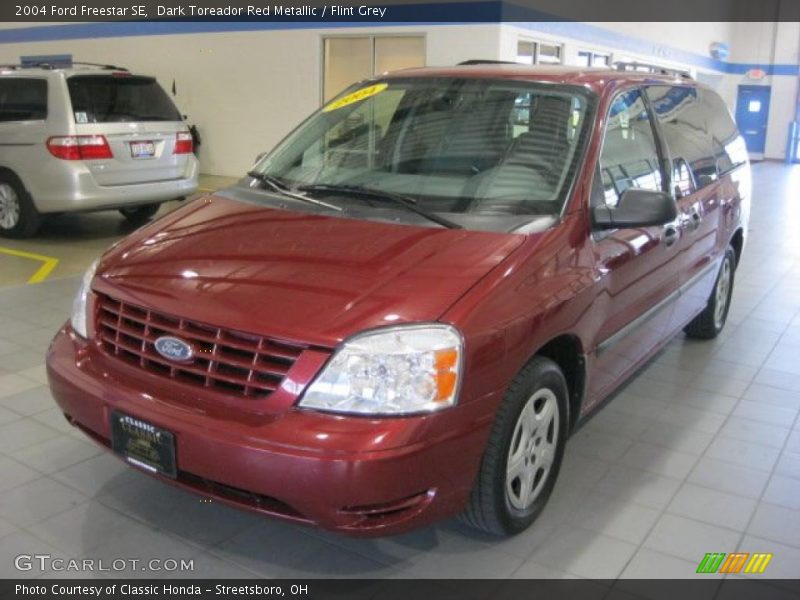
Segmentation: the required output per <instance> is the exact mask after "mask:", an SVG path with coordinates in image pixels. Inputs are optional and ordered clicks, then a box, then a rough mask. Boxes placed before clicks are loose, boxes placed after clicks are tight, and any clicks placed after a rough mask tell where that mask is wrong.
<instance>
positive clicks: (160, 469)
mask: <svg viewBox="0 0 800 600" xmlns="http://www.w3.org/2000/svg"><path fill="white" fill-rule="evenodd" d="M111 447H112V449H113V450H114V452H116V453H117V454H119V455H120V456H122V457H123V458H124V459H125V460H126V461H127V462H129V463H130V464H132V465H134V466H136V467H139V468H140V469H144V470H145V471H149V472H150V473H158V474H161V475H166V476H167V477H173V478H174V477H175V476H176V475H177V469H176V465H175V436H174V435H173V434H172V433H170V432H169V431H167V430H166V429H161V428H160V427H156V426H155V425H151V424H150V423H147V422H146V421H142V420H141V419H137V418H136V417H131V416H130V415H126V414H123V413H120V412H116V411H114V412H112V413H111Z"/></svg>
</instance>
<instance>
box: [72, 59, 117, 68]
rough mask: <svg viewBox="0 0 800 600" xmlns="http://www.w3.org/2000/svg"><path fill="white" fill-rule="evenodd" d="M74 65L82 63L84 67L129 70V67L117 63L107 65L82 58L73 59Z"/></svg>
mask: <svg viewBox="0 0 800 600" xmlns="http://www.w3.org/2000/svg"><path fill="white" fill-rule="evenodd" d="M72 64H73V65H80V66H82V67H97V68H98V69H108V70H110V71H128V68H127V67H118V66H117V65H105V64H103V63H94V62H84V61H80V60H74V61H72Z"/></svg>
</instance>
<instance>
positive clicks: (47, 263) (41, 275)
mask: <svg viewBox="0 0 800 600" xmlns="http://www.w3.org/2000/svg"><path fill="white" fill-rule="evenodd" d="M0 254H8V255H9V256H17V257H19V258H29V259H31V260H38V261H40V262H42V263H44V264H42V266H41V267H39V268H38V269H37V270H36V272H35V273H34V274H33V275H31V277H30V279H28V283H40V282H42V281H44V280H45V279H47V276H48V275H50V273H51V272H52V270H53V269H55V268H56V265H57V264H58V259H57V258H53V257H52V256H44V255H42V254H35V253H33V252H23V251H22V250H14V249H13V248H3V247H0Z"/></svg>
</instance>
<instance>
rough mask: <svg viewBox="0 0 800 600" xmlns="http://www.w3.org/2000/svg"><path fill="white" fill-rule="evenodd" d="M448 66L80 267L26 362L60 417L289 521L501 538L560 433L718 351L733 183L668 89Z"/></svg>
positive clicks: (331, 110) (732, 154)
mask: <svg viewBox="0 0 800 600" xmlns="http://www.w3.org/2000/svg"><path fill="white" fill-rule="evenodd" d="M470 62H472V63H473V64H469V65H462V66H457V67H451V68H426V69H419V70H407V71H401V72H397V73H394V74H391V75H386V76H381V77H380V78H377V79H373V80H369V81H366V82H363V83H361V84H358V85H356V86H353V87H352V88H350V89H348V90H346V91H345V92H344V93H342V94H341V95H340V96H339V97H337V98H336V99H334V100H333V101H332V102H330V103H328V104H327V105H325V106H324V107H323V108H322V109H321V110H319V111H318V112H316V113H315V114H314V115H312V116H311V117H310V118H309V119H308V120H307V121H305V122H304V123H303V124H302V125H300V126H299V127H298V128H297V129H296V130H295V131H294V132H292V133H291V134H290V135H289V136H288V137H287V138H286V139H285V140H283V141H282V142H281V143H280V144H279V145H278V146H277V147H276V148H275V149H274V150H273V151H272V152H270V153H269V154H267V155H265V156H264V157H263V158H261V159H259V160H258V161H257V163H256V164H255V165H254V166H253V167H252V170H251V171H250V172H249V173H248V176H247V177H246V178H244V179H242V180H241V181H240V182H239V183H238V184H237V185H236V186H234V187H231V188H229V189H225V190H222V191H219V192H217V193H214V194H208V195H206V196H203V197H200V198H198V199H196V200H194V201H193V202H191V203H189V204H187V205H185V206H183V207H181V208H180V209H178V210H176V211H174V212H172V213H170V214H169V215H167V216H165V217H163V218H161V219H159V220H158V221H156V222H154V223H152V224H150V225H148V226H146V227H144V228H142V229H140V230H139V231H137V232H136V233H134V234H133V235H131V236H129V237H128V238H126V239H124V240H123V241H121V242H120V243H118V244H116V245H115V246H113V247H112V248H110V249H109V250H108V251H107V252H106V253H105V254H104V255H103V256H102V258H101V259H100V260H99V262H98V263H97V264H96V265H93V266H92V268H90V269H89V271H88V272H87V273H86V276H85V277H84V279H83V284H82V286H81V288H80V291H79V293H78V296H77V298H76V299H75V304H74V308H73V314H72V318H71V320H70V322H69V323H67V324H66V325H65V326H64V328H63V329H62V330H61V331H60V332H59V333H58V335H57V336H56V338H55V340H54V341H53V343H52V345H51V347H50V351H49V355H48V374H49V379H50V386H51V388H52V391H53V395H54V396H55V398H56V401H57V402H58V404H59V406H60V407H61V409H62V410H63V412H64V414H65V415H66V417H67V419H68V420H69V421H70V422H71V423H73V424H74V425H75V426H77V427H79V428H80V429H81V430H83V431H84V432H85V433H86V434H87V435H88V436H89V437H91V438H93V439H94V440H96V441H97V442H99V443H100V444H102V445H103V446H105V447H107V448H109V449H110V450H112V451H114V452H115V453H117V454H118V455H119V456H120V457H121V458H123V459H124V460H126V461H127V462H128V463H130V464H131V465H134V466H135V467H137V468H139V469H142V470H144V471H146V472H149V473H151V474H153V475H154V476H156V477H158V478H160V479H163V480H165V481H168V482H171V483H174V484H177V485H179V486H181V487H184V488H187V489H190V490H193V491H195V492H197V493H199V494H202V495H205V496H209V497H213V498H215V499H217V500H220V501H224V502H227V503H230V504H233V505H235V506H239V507H243V508H248V509H252V510H255V511H258V512H260V513H263V514H267V515H272V516H276V517H280V518H283V519H287V520H291V521H295V522H299V523H308V524H313V525H318V526H321V527H325V528H329V529H333V530H336V531H339V532H344V533H350V534H354V535H385V534H390V533H396V532H399V531H404V530H407V529H410V528H414V527H419V526H421V525H425V524H428V523H431V522H433V521H435V520H437V519H442V518H444V517H447V516H450V515H455V514H460V515H461V516H462V518H463V519H464V520H466V521H467V522H468V523H470V524H472V525H473V526H475V527H477V528H480V529H482V530H485V531H488V532H493V533H497V534H513V533H517V532H519V531H522V530H524V529H525V528H526V527H528V526H529V525H530V524H531V523H532V522H533V521H534V520H535V519H536V517H537V516H538V515H539V513H540V512H541V511H542V509H543V507H544V505H545V503H546V502H547V499H548V496H549V495H550V492H551V491H552V489H553V486H554V484H555V481H556V477H557V475H558V471H559V466H560V463H561V458H562V455H563V452H564V445H565V442H566V440H567V438H568V437H569V435H570V433H571V432H572V431H574V430H575V428H576V427H577V426H578V425H579V424H580V423H581V422H582V421H583V420H584V419H585V418H586V417H587V416H588V415H590V414H591V413H592V412H593V411H595V410H596V409H597V408H599V406H600V405H601V403H602V401H603V400H604V399H605V398H607V397H609V396H610V394H611V393H612V392H613V391H614V390H615V389H616V388H617V387H618V386H620V385H621V384H622V383H623V382H624V381H625V379H626V378H628V377H630V376H631V375H632V374H633V373H635V371H636V370H637V368H639V367H641V366H642V365H643V364H645V363H646V361H647V360H648V359H649V358H650V357H652V356H653V355H654V353H656V352H657V351H658V350H659V349H660V348H661V347H662V346H663V345H664V344H665V343H666V342H667V341H668V340H669V339H670V337H672V336H674V335H675V334H677V333H679V332H680V331H684V332H685V333H686V335H688V336H691V337H695V338H703V339H708V338H713V337H715V336H716V335H717V334H718V333H719V332H720V331H721V329H722V328H723V326H724V324H725V319H726V316H727V311H728V304H729V301H730V297H731V290H732V286H733V278H734V272H735V269H736V265H737V262H738V260H739V257H740V255H741V252H742V247H743V245H744V241H745V235H746V230H747V228H746V223H747V217H748V211H749V197H750V170H749V165H748V161H747V154H746V151H745V147H744V144H743V142H742V138H741V137H740V136H739V134H738V132H737V130H736V126H735V125H734V123H733V121H732V119H731V117H730V113H729V111H728V109H727V108H726V107H725V105H724V103H723V101H722V100H721V99H720V98H719V96H717V94H716V93H714V92H713V91H712V90H710V89H708V88H706V87H704V86H702V85H699V84H697V83H695V82H694V81H692V80H691V79H690V78H688V77H686V76H684V75H681V74H679V73H666V72H661V73H656V72H647V73H646V72H635V71H633V70H631V69H626V68H625V67H624V66H623V67H620V68H619V70H591V69H589V70H587V69H570V68H565V67H558V68H532V67H524V66H519V65H500V64H488V63H486V64H483V63H480V61H470ZM475 63H477V64H475Z"/></svg>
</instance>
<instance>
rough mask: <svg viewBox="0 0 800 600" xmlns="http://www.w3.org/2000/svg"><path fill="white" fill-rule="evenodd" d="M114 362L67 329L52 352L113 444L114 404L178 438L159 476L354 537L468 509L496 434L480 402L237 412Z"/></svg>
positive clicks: (69, 407) (95, 431) (78, 420)
mask: <svg viewBox="0 0 800 600" xmlns="http://www.w3.org/2000/svg"><path fill="white" fill-rule="evenodd" d="M113 362H114V360H113V359H111V358H110V357H106V356H105V355H104V354H103V353H102V351H101V350H99V349H98V348H97V347H96V346H95V344H94V343H92V342H86V341H85V340H82V339H81V338H79V337H78V336H76V335H75V334H74V333H73V332H72V331H71V330H70V329H69V327H65V328H64V329H62V330H61V331H60V332H59V333H58V335H57V336H56V338H55V339H54V340H53V343H52V344H51V347H50V351H49V353H48V360H47V366H48V378H49V381H50V387H51V390H52V393H53V396H54V397H55V399H56V402H57V403H58V405H59V406H60V408H61V410H62V411H63V412H64V414H65V416H66V417H67V418H68V419H69V420H70V422H72V423H73V424H74V425H76V426H78V427H79V428H81V429H82V430H83V431H84V432H85V433H86V434H87V435H89V436H90V437H91V438H93V439H94V440H95V441H97V442H99V443H100V444H102V445H103V446H105V447H106V448H110V435H111V433H110V429H111V427H110V413H111V411H112V410H117V411H120V412H123V413H127V414H130V415H131V416H134V417H137V418H139V419H141V420H144V421H147V422H149V423H152V424H154V425H156V426H159V427H162V428H164V429H167V430H168V431H171V432H172V433H173V434H174V436H175V443H176V461H177V468H178V476H177V478H176V479H174V480H173V479H169V478H167V477H162V476H156V477H158V478H160V479H164V480H165V481H167V482H170V483H173V484H176V485H178V486H181V487H184V488H187V489H190V490H192V491H195V492H197V493H200V494H202V495H205V496H209V497H213V498H215V499H216V500H219V501H221V502H225V503H228V504H232V505H235V506H238V507H241V508H246V509H249V510H253V511H257V512H260V513H263V514H267V515H270V516H275V517H279V518H282V519H286V520H290V521H295V522H300V523H307V524H311V525H317V526H320V527H323V528H326V529H331V530H336V531H339V532H343V533H349V534H352V535H362V536H370V535H371V536H376V535H388V534H394V533H398V532H402V531H405V530H408V529H412V528H415V527H419V526H422V525H426V524H428V523H431V522H433V521H436V520H439V519H442V518H444V517H447V516H450V515H453V514H455V513H457V512H459V511H461V510H462V509H463V507H464V504H465V502H466V499H467V497H468V495H469V493H470V490H471V488H472V484H473V481H474V477H475V474H476V473H477V468H478V465H479V462H480V458H481V455H482V453H483V448H484V446H485V443H486V438H487V436H488V429H489V423H488V422H486V420H485V419H480V418H476V413H475V412H474V411H476V409H477V407H478V405H481V404H482V403H481V402H472V403H469V405H468V406H465V407H459V409H463V410H460V411H459V410H457V409H453V410H450V411H445V413H440V414H435V415H426V416H418V417H407V418H387V419H368V418H358V417H343V416H337V415H326V414H322V413H316V412H312V411H303V410H297V409H294V408H291V409H288V410H285V409H284V410H281V411H277V412H274V413H269V412H263V413H262V412H247V411H237V410H232V409H231V408H230V407H226V406H219V407H214V406H213V403H211V404H209V403H208V402H207V400H208V399H207V398H205V399H203V398H201V397H200V396H201V395H202V394H203V390H198V389H193V390H191V391H190V392H188V393H187V390H186V389H184V387H185V386H183V385H182V384H176V383H174V382H173V381H171V380H164V379H163V378H160V377H158V376H155V375H150V374H147V373H143V372H137V371H136V369H135V368H134V367H128V366H122V365H120V366H119V368H117V367H118V366H117V365H116V364H113ZM192 394H194V395H195V397H196V402H194V403H193V402H192V401H191V395H192ZM484 412H485V404H484ZM446 413H451V414H446ZM455 413H460V414H458V415H456V414H455Z"/></svg>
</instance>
